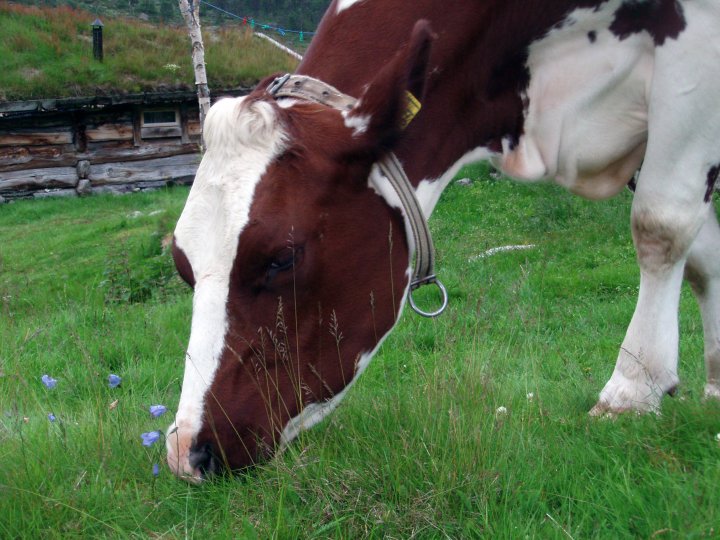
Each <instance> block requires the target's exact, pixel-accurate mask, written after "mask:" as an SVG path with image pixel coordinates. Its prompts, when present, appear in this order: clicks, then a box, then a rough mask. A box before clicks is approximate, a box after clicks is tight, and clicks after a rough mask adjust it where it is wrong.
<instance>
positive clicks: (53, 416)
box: [48, 413, 56, 422]
mask: <svg viewBox="0 0 720 540" xmlns="http://www.w3.org/2000/svg"><path fill="white" fill-rule="evenodd" d="M48 420H50V421H51V422H54V421H55V420H56V418H55V415H54V414H53V413H50V414H48Z"/></svg>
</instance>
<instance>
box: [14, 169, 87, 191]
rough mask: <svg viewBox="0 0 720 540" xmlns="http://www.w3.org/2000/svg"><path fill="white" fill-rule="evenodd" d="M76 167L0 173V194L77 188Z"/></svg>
mask: <svg viewBox="0 0 720 540" xmlns="http://www.w3.org/2000/svg"><path fill="white" fill-rule="evenodd" d="M77 181H78V177H77V171H76V170H75V167H52V168H47V169H28V170H24V171H9V172H3V173H0V192H3V191H12V190H16V189H17V190H19V189H44V188H56V187H75V184H77Z"/></svg>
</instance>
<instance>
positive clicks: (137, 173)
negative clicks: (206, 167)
mask: <svg viewBox="0 0 720 540" xmlns="http://www.w3.org/2000/svg"><path fill="white" fill-rule="evenodd" d="M199 164H200V157H199V156H198V155H196V154H184V155H180V156H172V157H167V158H160V159H149V160H145V161H135V162H119V163H105V164H102V165H91V166H90V175H89V179H90V181H91V182H92V184H93V186H96V185H98V186H100V185H104V184H125V183H132V182H152V181H159V180H163V181H166V182H168V181H185V180H187V178H188V177H190V178H191V177H193V176H195V172H196V171H197V167H198V165H199Z"/></svg>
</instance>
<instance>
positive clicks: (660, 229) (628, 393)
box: [590, 194, 702, 415]
mask: <svg viewBox="0 0 720 540" xmlns="http://www.w3.org/2000/svg"><path fill="white" fill-rule="evenodd" d="M648 199H649V200H648ZM701 222H702V220H701V219H699V218H698V209H696V208H694V207H693V208H687V207H683V206H682V205H679V204H675V205H673V204H662V203H661V201H659V200H658V199H657V198H655V197H650V198H648V197H643V196H642V194H641V196H640V197H638V196H637V194H636V198H635V200H634V201H633V212H632V231H633V240H634V242H635V248H636V251H637V255H638V263H639V265H640V293H639V296H638V302H637V306H636V308H635V313H634V314H633V317H632V320H631V322H630V326H629V327H628V330H627V334H626V336H625V340H624V341H623V344H622V347H621V348H620V353H619V355H618V359H617V363H616V365H615V370H614V371H613V374H612V376H611V377H610V380H609V381H608V382H607V384H606V385H605V387H604V388H603V390H602V392H601V393H600V399H599V401H598V403H597V404H596V405H595V407H594V408H593V409H592V411H590V412H591V414H594V415H600V414H605V413H620V412H625V411H638V412H647V411H657V410H658V409H659V406H660V400H661V399H662V397H663V395H664V394H666V393H671V392H672V391H673V390H674V389H675V387H676V386H677V384H678V382H679V379H678V374H677V362H678V304H679V299H680V287H681V285H682V279H683V270H684V266H685V260H686V258H687V251H688V248H689V246H690V244H691V243H692V241H693V238H694V237H695V235H696V234H697V230H698V228H699V224H700V223H701Z"/></svg>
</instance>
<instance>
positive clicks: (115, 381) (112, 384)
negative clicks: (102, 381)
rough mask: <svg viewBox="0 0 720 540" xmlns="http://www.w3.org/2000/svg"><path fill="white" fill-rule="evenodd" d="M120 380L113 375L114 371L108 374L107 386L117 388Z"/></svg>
mask: <svg viewBox="0 0 720 540" xmlns="http://www.w3.org/2000/svg"><path fill="white" fill-rule="evenodd" d="M121 382H122V379H121V378H120V377H119V376H118V375H115V374H114V373H111V374H110V375H108V386H109V387H110V388H117V387H118V386H120V383H121Z"/></svg>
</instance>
